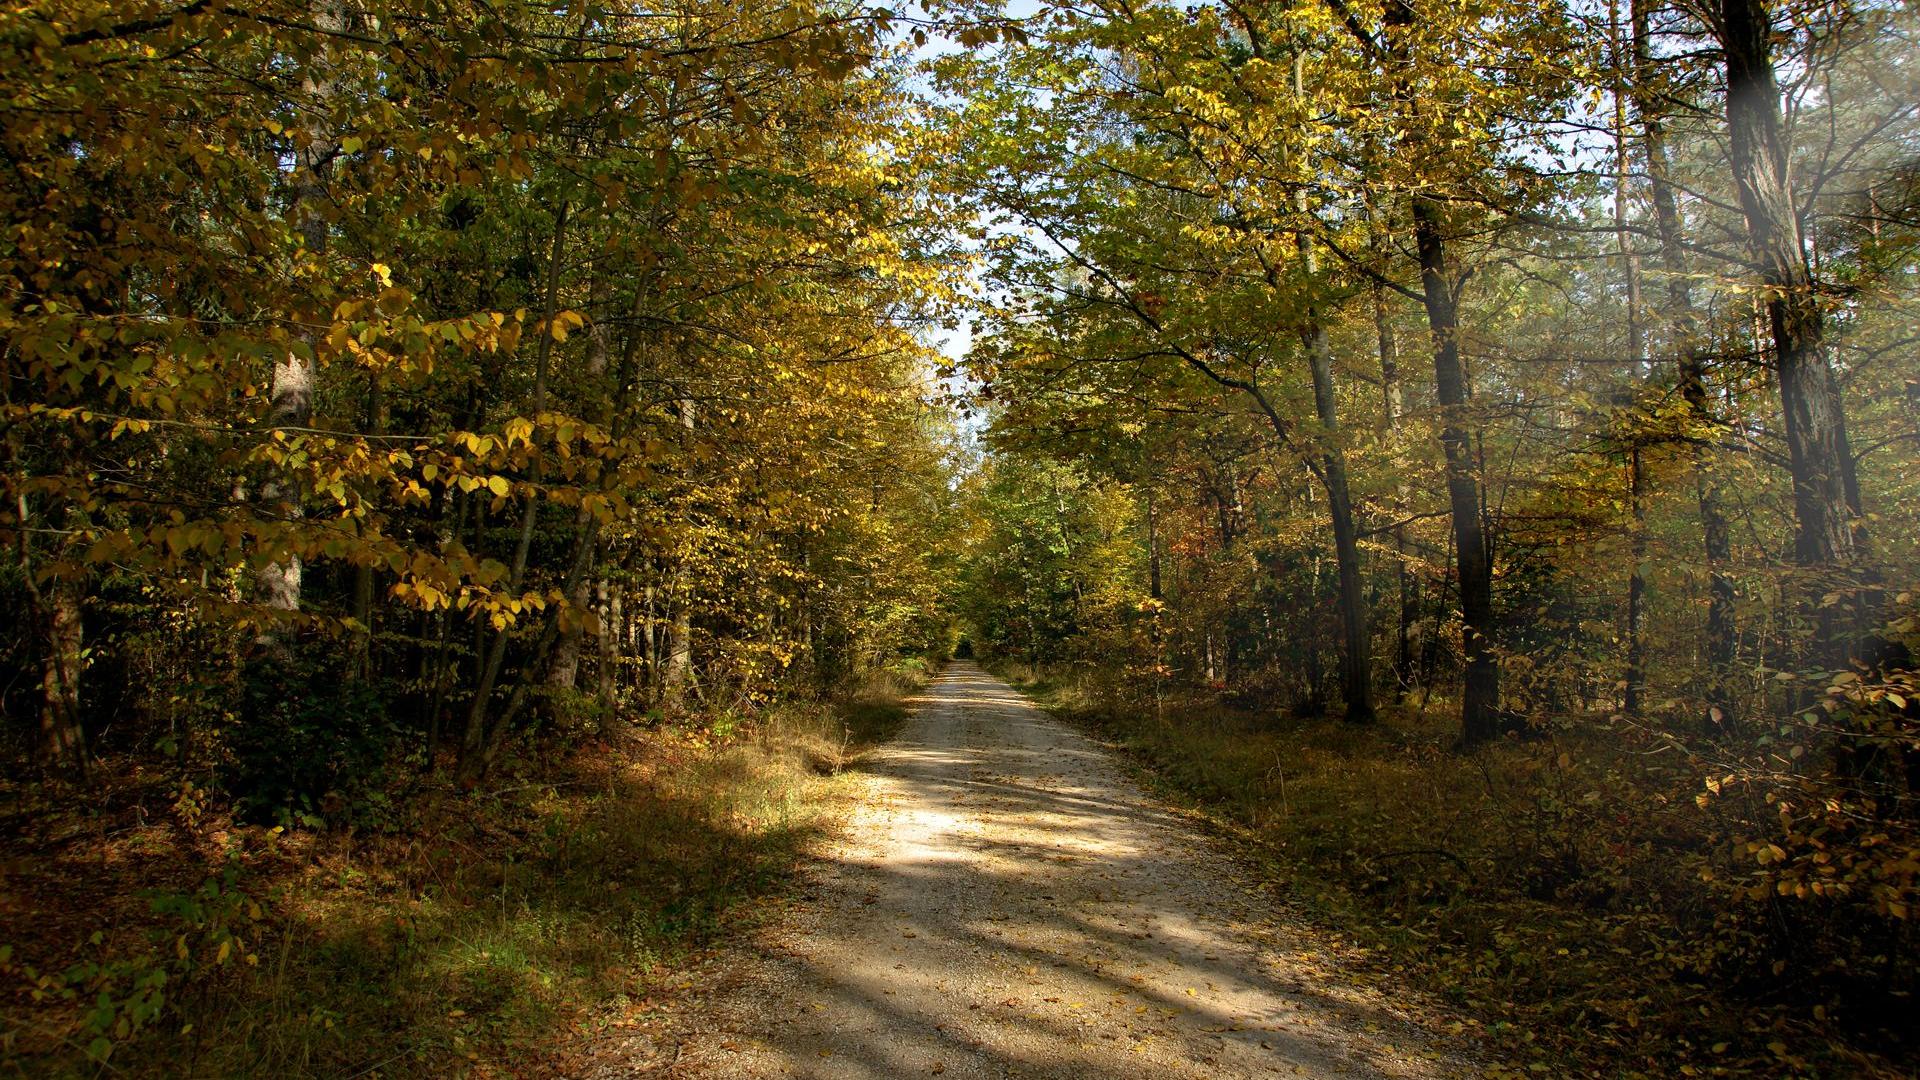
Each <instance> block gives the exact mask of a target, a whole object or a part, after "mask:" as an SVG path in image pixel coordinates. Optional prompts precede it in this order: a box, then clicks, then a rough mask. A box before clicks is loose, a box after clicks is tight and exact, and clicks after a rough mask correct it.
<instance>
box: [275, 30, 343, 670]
mask: <svg viewBox="0 0 1920 1080" xmlns="http://www.w3.org/2000/svg"><path fill="white" fill-rule="evenodd" d="M312 16H313V24H314V29H315V30H316V31H317V32H318V34H319V36H320V37H321V38H322V39H323V40H322V41H321V42H320V43H319V45H318V48H317V51H316V55H315V56H314V57H313V58H312V60H311V61H310V62H309V63H308V65H307V69H306V71H305V72H304V73H303V74H302V76H301V83H300V88H301V94H302V96H303V98H304V99H305V106H306V107H305V109H304V110H303V113H304V115H305V116H306V117H307V122H306V124H305V125H304V131H303V134H304V135H305V136H306V137H305V139H304V140H302V142H303V145H302V146H301V147H300V148H299V149H298V150H296V151H295V152H294V166H295V168H294V177H295V179H294V192H293V213H294V215H295V216H296V218H297V219H298V222H299V229H300V237H301V240H302V246H303V248H304V251H303V254H302V258H304V259H307V260H310V261H312V262H315V263H321V262H324V261H325V259H326V257H327V243H328V235H327V230H328V225H327V219H326V215H325V213H324V212H323V211H322V210H321V206H322V205H323V204H324V203H325V201H326V198H327V174H328V173H329V172H330V171H331V170H332V168H333V158H334V155H335V154H336V153H337V152H338V151H339V148H340V144H339V141H338V140H337V139H336V138H335V137H334V133H333V129H332V126H331V116H330V115H329V114H330V113H331V112H332V110H333V98H334V96H335V94H336V92H337V91H336V80H335V78H334V75H333V73H332V72H331V71H330V70H329V69H330V67H331V63H332V62H331V60H329V59H328V58H327V55H326V52H327V49H328V48H329V47H330V46H331V44H332V42H331V40H328V39H330V37H331V36H332V35H335V34H340V33H344V32H345V31H346V29H347V11H346V5H345V4H344V3H343V2H342V0H316V2H315V3H314V4H313V9H312ZM320 299H321V303H322V304H323V305H324V298H320ZM320 321H321V320H320V319H319V318H317V317H316V318H312V319H310V320H309V325H317V324H318V323H319V322H320ZM301 344H302V349H301V350H300V351H293V350H289V351H288V352H287V354H286V355H285V356H283V357H281V358H280V360H279V361H278V362H276V363H275V364H274V366H273V386H272V389H271V391H270V396H269V399H268V402H269V404H268V422H269V423H270V424H271V425H272V426H273V427H274V428H276V429H282V428H299V427H308V426H310V425H311V424H312V422H313V395H314V392H315V387H314V355H315V353H316V352H317V351H318V350H319V347H320V335H319V334H318V333H317V332H309V333H307V334H305V335H303V336H302V338H301ZM260 494H261V497H262V498H263V499H265V500H266V501H267V502H269V503H271V502H273V501H275V500H277V499H279V498H281V497H282V496H283V494H285V493H283V492H282V491H280V489H279V485H278V484H276V483H272V482H269V483H267V484H264V485H262V487H261V492H260ZM287 502H288V507H287V514H288V516H290V517H293V518H298V517H300V516H301V506H300V495H299V493H298V492H295V493H293V494H292V496H291V497H290V498H288V500H287ZM254 583H255V586H256V588H257V589H258V590H259V595H260V600H261V602H262V603H263V604H265V605H266V606H267V607H268V608H271V609H273V610H275V611H298V610H300V593H301V584H302V567H301V563H300V556H299V555H298V554H295V553H288V554H287V555H285V556H283V557H282V558H281V559H279V560H278V561H275V562H270V563H268V564H267V565H265V566H263V567H261V568H260V570H259V572H258V573H257V574H256V576H255V582H254ZM269 637H271V635H269Z"/></svg>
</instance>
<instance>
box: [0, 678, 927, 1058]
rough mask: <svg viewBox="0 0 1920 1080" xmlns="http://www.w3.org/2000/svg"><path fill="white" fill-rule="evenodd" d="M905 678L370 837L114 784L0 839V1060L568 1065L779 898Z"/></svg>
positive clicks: (607, 752)
mask: <svg viewBox="0 0 1920 1080" xmlns="http://www.w3.org/2000/svg"><path fill="white" fill-rule="evenodd" d="M919 681H920V680H919V679H918V678H916V677H913V676H909V675H894V676H885V677H881V678H878V679H875V680H873V681H871V682H870V683H869V684H868V685H867V686H866V687H865V688H863V690H862V691H861V692H860V693H858V694H855V695H852V696H851V697H849V698H847V699H845V700H843V701H840V702H837V703H833V704H822V703H797V704H785V705H779V706H775V707H770V708H768V709H767V710H765V711H763V712H761V713H759V714H758V715H756V716H754V717H752V718H722V719H720V720H717V721H716V720H713V719H711V718H707V719H703V720H702V721H701V722H700V723H698V724H697V725H696V724H688V725H684V726H674V725H660V726H657V727H653V728H648V729H640V728H629V729H622V730H620V731H618V732H617V733H608V734H605V735H603V736H602V737H601V738H600V739H599V740H597V741H596V742H593V743H589V744H586V745H582V746H580V747H578V748H577V749H574V750H572V751H570V752H569V753H568V754H567V755H566V756H565V757H563V758H555V759H551V760H537V761H527V762H523V763H521V764H520V766H519V767H518V769H517V773H515V774H509V775H504V776H501V777H499V778H496V779H495V780H494V781H493V782H492V783H491V784H490V785H489V786H487V787H486V788H484V789H482V790H479V791H476V792H472V793H466V794H457V793H455V792H452V791H424V792H418V793H415V795H414V796H413V797H412V798H410V799H408V800H406V801H405V802H404V804H399V805H401V809H399V810H397V811H396V820H395V823H394V827H393V828H391V829H388V830H381V831H371V832H369V831H362V832H359V833H337V832H296V833H293V834H286V833H282V832H280V831H279V830H269V829H261V828H257V827H251V826H244V825H238V824H235V823H234V822H233V821H231V820H230V819H229V818H227V817H226V816H225V815H224V813H223V811H222V810H221V809H220V808H218V807H217V806H211V805H207V804H206V803H204V802H203V801H202V799H201V797H199V796H197V795H196V793H195V791H194V789H193V788H192V787H191V786H188V785H182V784H179V783H177V782H176V783H173V784H170V785H167V784H161V783H159V782H157V781H156V780H155V779H153V778H145V777H139V776H123V777H117V778H114V786H113V788H112V794H111V795H109V796H108V797H107V798H106V800H105V801H106V803H107V804H108V806H109V807H110V809H109V810H107V811H105V812H96V813H94V814H93V815H92V816H93V817H94V818H95V819H96V820H93V821H91V822H90V823H83V825H82V826H81V827H77V828H63V827H62V826H59V825H57V824H53V823H52V822H50V821H48V820H44V819H43V820H40V821H39V822H37V829H36V832H37V835H23V834H19V833H16V834H14V835H10V836H8V837H6V838H5V843H6V844H7V846H8V847H11V848H14V849H16V850H14V851H9V852H7V853H6V854H7V855H8V856H10V857H9V858H8V859H7V863H6V865H7V866H8V870H7V872H6V876H5V877H4V878H0V915H4V920H3V923H4V926H5V933H4V935H0V979H4V990H3V991H0V1025H3V1027H0V1075H34V1076H48V1077H58V1076H75V1077H79V1076H162V1075H164V1076H249V1075H274V1076H287V1077H350V1076H351V1077H373V1076H382V1075H397V1074H401V1073H412V1074H415V1075H432V1076H442V1075H472V1076H504V1075H519V1076H525V1075H542V1074H561V1073H565V1072H566V1071H567V1070H568V1065H569V1062H570V1060H572V1059H573V1058H574V1057H575V1056H576V1055H579V1054H584V1053H586V1052H588V1051H589V1050H590V1049H591V1043H592V1041H593V1040H594V1038H595V1037H596V1033H597V1032H602V1031H605V1030H608V1029H617V1028H620V1027H622V1026H627V1025H631V1024H632V1023H633V1022H634V1020H635V1018H636V1017H640V1016H644V1015H645V1014H646V1013H647V1012H648V1010H649V1009H650V1008H651V1007H652V1005H653V1003H654V1002H655V1001H656V1000H657V999H658V998H660V997H661V996H662V995H671V994H673V993H677V992H680V989H681V987H682V985H683V984H684V983H685V982H686V981H687V980H686V978H685V972H686V971H687V969H688V968H689V966H690V965H691V964H693V963H694V962H695V961H697V959H698V958H699V956H700V955H701V953H702V952H703V951H705V950H708V949H710V948H711V947H713V946H714V945H716V944H718V943H721V942H724V941H725V940H727V939H728V938H729V936H730V935H732V934H734V933H736V932H738V931H740V930H742V929H744V928H746V927H748V926H751V925H753V924H754V923H755V922H756V920H758V919H761V918H763V917H765V916H766V915H767V914H768V913H769V912H770V911H772V910H773V905H774V903H775V902H776V901H777V898H778V897H779V896H781V895H782V893H783V892H784V890H785V889H786V888H787V886H788V883H789V882H790V880H791V878H792V873H793V871H794V869H795V868H796V866H797V864H798V863H800V862H801V861H802V860H803V859H805V858H806V857H807V854H808V852H809V851H810V850H811V849H812V848H813V846H814V845H815V844H816V843H818V842H819V841H820V840H821V839H822V838H823V837H825V836H827V835H829V834H830V833H831V832H832V830H833V828H834V827H835V822H836V820H838V819H839V818H840V817H841V816H842V815H840V814H839V813H838V812H837V810H838V807H839V806H840V803H841V800H842V799H844V798H845V797H846V796H847V794H848V792H850V791H851V790H852V787H851V782H850V781H851V778H849V777H847V776H844V775H843V774H842V773H841V769H842V767H843V766H845V765H846V764H848V763H849V762H851V761H852V760H853V759H855V758H857V757H858V756H859V755H860V754H861V753H863V752H864V751H865V750H866V749H867V748H869V747H871V746H873V745H875V744H876V743H878V742H881V741H884V740H885V739H886V738H888V737H890V736H891V734H892V733H893V731H894V730H896V729H897V727H898V725H899V723H900V722H901V721H902V720H903V719H904V717H905V716H906V713H907V704H906V701H907V698H908V696H909V695H910V694H911V693H912V692H914V691H915V690H916V689H917V688H918V685H919ZM67 813H68V815H69V816H72V817H76V818H79V817H81V816H82V815H81V813H80V811H79V810H78V809H77V808H69V809H68V811H67ZM28 854H31V855H32V857H31V858H29V857H27V856H28Z"/></svg>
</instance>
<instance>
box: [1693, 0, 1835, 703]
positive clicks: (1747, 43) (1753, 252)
mask: <svg viewBox="0 0 1920 1080" xmlns="http://www.w3.org/2000/svg"><path fill="white" fill-rule="evenodd" d="M1719 15H1720V18H1719V20H1718V24H1717V25H1716V26H1715V27H1714V29H1715V31H1716V32H1717V34H1718V36H1719V39H1720V47H1721V51H1722V53H1723V54H1724V56H1725V58H1726V81H1727V143H1728V152H1729V157H1730V165H1731V167H1732V171H1733V179H1734V188H1735V191H1736V194H1737V195H1738V196H1739V202H1740V210H1741V213H1742V214H1743V215H1744V216H1745V218H1746V223H1747V247H1748V252H1749V254H1750V256H1751V257H1752V259H1753V262H1754V264H1755V267H1756V269H1757V270H1758V272H1759V274H1760V279H1761V282H1762V283H1763V284H1764V285H1765V286H1766V290H1767V291H1766V315H1767V328H1768V330H1769V336H1770V337H1771V339H1772V342H1773V362H1774V372H1775V374H1776V376H1777V378H1778V380H1779V384H1780V406H1781V411H1782V412H1783V413H1784V414H1785V421H1786V437H1787V454H1788V459H1789V463H1790V468H1791V470H1792V473H1793V510H1794V521H1795V524H1796V526H1797V528H1796V530H1795V536H1794V545H1793V553H1794V561H1795V562H1796V563H1798V564H1799V565H1800V566H1801V567H1803V568H1805V569H1806V570H1807V571H1809V578H1810V580H1809V581H1808V582H1807V585H1808V586H1810V592H1809V595H1808V597H1807V599H1808V601H1809V602H1810V603H1812V604H1815V605H1816V606H1817V607H1818V610H1819V612H1820V614H1819V617H1818V625H1819V630H1818V632H1817V634H1816V641H1815V657H1814V658H1815V660H1816V661H1817V662H1820V663H1823V664H1825V665H1827V666H1829V667H1839V666H1842V665H1843V664H1844V662H1845V661H1846V659H1847V657H1848V655H1849V654H1850V652H1851V650H1852V647H1853V645H1854V644H1855V643H1854V642H1853V641H1852V640H1851V636H1850V635H1849V634H1848V633H1847V632H1846V629H1845V627H1844V626H1843V625H1842V623H1841V620H1840V619H1838V618H1836V617H1835V615H1834V611H1835V609H1834V608H1833V607H1831V606H1828V605H1821V604H1819V598H1820V597H1821V596H1822V595H1823V594H1825V593H1827V592H1829V591H1833V590H1837V589H1845V588H1847V587H1849V586H1850V585H1852V584H1854V582H1853V581H1852V580H1851V578H1852V574H1853V571H1854V570H1855V569H1856V566H1857V563H1858V561H1859V556H1860V554H1861V552H1860V550H1859V548H1860V546H1861V542H1862V541H1864V539H1865V535H1864V532H1861V531H1857V530H1859V529H1860V526H1859V523H1858V519H1859V516H1860V509H1861V508H1860V506H1859V485H1858V482H1857V480H1856V479H1855V478H1854V475H1853V456H1852V453H1851V451H1850V449H1849V448H1848V446H1847V431H1846V414H1845V411H1844V408H1843V407H1842V404H1841V401H1840V391H1839V386H1838V385H1837V383H1836V382H1835V380H1834V376H1833V365H1832V360H1831V358H1830V357H1829V356H1828V353H1827V348H1826V345H1825V341H1824V338H1825V334H1826V320H1825V316H1824V314H1823V313H1822V311H1821V309H1820V300H1819V297H1818V296H1817V295H1816V294H1815V292H1814V283H1813V273H1812V268H1811V266H1810V264H1809V262H1808V259H1807V250H1806V243H1805V239H1804V237H1803V236H1802V234H1801V229H1800V216H1799V211H1798V207H1797V206H1796V203H1795V200H1794V194H1793V185H1792V180H1791V178H1790V176H1789V175H1788V152H1787V138H1786V133H1785V130H1784V122H1783V120H1782V118H1781V111H1780V87H1779V83H1778V82H1777V80H1776V79H1775V77H1774V68H1773V33H1774V28H1773V15H1772V12H1771V11H1770V10H1769V8H1768V6H1767V2H1766V0H1721V3H1720V11H1719Z"/></svg>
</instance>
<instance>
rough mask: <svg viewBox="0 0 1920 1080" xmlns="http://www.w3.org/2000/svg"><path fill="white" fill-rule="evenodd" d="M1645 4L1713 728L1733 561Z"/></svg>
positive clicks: (1639, 104) (1638, 46)
mask: <svg viewBox="0 0 1920 1080" xmlns="http://www.w3.org/2000/svg"><path fill="white" fill-rule="evenodd" d="M1648 6H1649V0H1632V9H1631V10H1632V19H1633V42H1634V49H1633V51H1634V89H1635V94H1636V97H1637V101H1636V108H1637V111H1638V112H1639V115H1640V128H1641V135H1642V137H1643V140H1644V142H1645V145H1646V156H1647V190H1648V195H1649V196H1650V201H1651V202H1652V204H1653V221H1654V230H1655V232H1656V233H1657V234H1658V236H1659V238H1660V267H1661V270H1662V271H1663V272H1664V273H1665V275H1666V285H1667V288H1666V294H1667V295H1666V311H1665V312H1664V315H1665V319H1666V322H1667V326H1668V328H1669V330H1668V333H1669V334H1670V337H1671V343H1672V348H1673V349H1674V350H1675V353H1676V357H1677V363H1678V365H1679V390H1680V399H1681V400H1682V401H1683V402H1685V403H1686V405H1687V414H1688V415H1687V419H1688V421H1689V426H1690V427H1691V428H1692V429H1694V434H1695V436H1696V437H1694V438H1693V439H1692V440H1691V442H1692V446H1693V451H1692V458H1693V478H1694V496H1695V501H1696V503H1697V504H1698V506H1699V511H1700V530H1701V533H1702V546H1703V548H1704V549H1705V553H1706V560H1707V626H1706V656H1707V680H1706V697H1707V719H1708V725H1709V726H1710V727H1712V728H1716V729H1718V728H1724V727H1725V726H1727V725H1729V724H1731V723H1732V720H1733V700H1732V694H1731V680H1732V674H1733V656H1734V621H1733V601H1734V585H1733V578H1732V576H1731V575H1730V574H1729V573H1728V564H1729V563H1730V562H1731V560H1732V557H1733V531H1732V528H1731V527H1730V526H1729V525H1728V524H1727V515H1726V509H1725V495H1724V493H1723V492H1722V491H1721V483H1720V476H1719V472H1718V469H1717V467H1716V465H1715V462H1714V455H1713V450H1712V440H1711V439H1710V438H1707V437H1704V436H1705V435H1706V434H1707V433H1711V432H1712V431H1713V430H1714V429H1715V428H1716V427H1717V425H1718V419H1717V418H1716V417H1715V416H1714V415H1713V408H1712V406H1711V405H1710V404H1709V398H1708V394H1707V361H1708V359H1709V357H1710V355H1711V350H1710V347H1709V343H1708V341H1707V340H1706V337H1705V335H1704V333H1703V332H1702V327H1701V322H1700V315H1699V312H1698V311H1697V310H1695V308H1694V306H1693V285H1692V281H1691V280H1690V278H1689V277H1688V275H1689V274H1690V273H1691V272H1692V267H1691V266H1690V265H1689V263H1688V259H1687V249H1686V246H1685V244H1684V243H1683V242H1682V238H1683V236H1684V229H1685V222H1684V221H1683V220H1682V218H1681V216H1680V201H1679V199H1678V197H1677V196H1676V194H1675V192H1674V185H1673V180H1672V162H1671V160H1670V159H1669V157H1668V154H1667V141H1666V125H1665V122H1664V119H1663V113H1662V110H1661V107H1660V100H1661V98H1660V95H1659V94H1658V93H1657V92H1655V88H1654V86H1653V84H1652V79H1653V59H1652V52H1651V44H1650V41H1651V32H1650V29H1649V25H1648V23H1649V20H1648Z"/></svg>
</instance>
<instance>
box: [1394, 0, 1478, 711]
mask: <svg viewBox="0 0 1920 1080" xmlns="http://www.w3.org/2000/svg"><path fill="white" fill-rule="evenodd" d="M1383 15H1384V18H1383V22H1384V24H1385V27H1386V30H1387V37H1388V48H1389V57H1388V59H1389V62H1390V63H1391V64H1393V65H1395V67H1396V68H1399V69H1404V68H1405V67H1406V66H1407V65H1408V63H1409V59H1410V58H1409V57H1408V56H1407V55H1406V51H1407V47H1406V45H1405V43H1404V41H1403V40H1402V38H1403V36H1404V31H1405V29H1406V28H1407V27H1409V26H1412V25H1413V21H1414V17H1415V16H1414V10H1413V8H1412V6H1411V5H1410V4H1408V3H1407V0H1388V3H1387V5H1386V9H1385V11H1384V12H1383ZM1392 81H1393V83H1394V96H1395V98H1396V99H1397V100H1398V102H1399V105H1400V107H1401V108H1403V109H1405V110H1407V111H1408V112H1410V113H1411V114H1413V116H1414V117H1415V118H1416V119H1417V118H1418V111H1419V102H1418V101H1417V100H1416V99H1415V98H1414V97H1413V95H1412V94H1411V93H1409V92H1408V88H1407V87H1406V85H1405V79H1404V77H1403V76H1402V75H1401V74H1400V72H1399V71H1396V72H1395V73H1394V76H1393V80H1392ZM1410 201H1411V204H1412V206H1411V209H1412V214H1413V236H1414V247H1415V250H1416V253H1417V255H1418V257H1419V262H1420V283H1421V289H1422V300H1423V301H1424V304H1425V307H1426V311H1427V329H1428V333H1429V335H1430V336H1431V338H1432V347H1433V383H1434V394H1435V397H1436V398H1437V400H1438V402H1439V405H1440V411H1441V427H1440V446H1441V449H1442V450H1443V451H1444V452H1445V455H1446V466H1447V507H1448V511H1449V516H1450V517H1451V518H1452V520H1453V548H1454V570H1455V572H1456V573H1457V574H1458V576H1459V588H1460V622H1461V634H1460V636H1461V647H1462V651H1463V653H1464V654H1465V656H1464V659H1465V662H1466V663H1465V666H1466V671H1465V676H1464V680H1463V684H1462V687H1461V694H1460V738H1461V742H1462V743H1464V744H1465V745H1468V746H1472V745H1474V744H1477V743H1481V742H1485V741H1487V740H1488V739H1491V738H1494V737H1495V736H1497V735H1499V734H1500V733H1501V731H1502V730H1503V729H1504V727H1505V721H1504V718H1503V717H1502V715H1501V712H1500V658H1499V654H1498V653H1497V652H1496V650H1495V647H1494V645H1495V642H1494V624H1493V555H1492V551H1491V548H1490V546H1489V544H1488V542H1487V532H1486V524H1485V521H1484V518H1483V516H1482V515H1483V509H1482V505H1481V498H1480V480H1479V474H1478V471H1477V468H1476V465H1475V459H1474V452H1473V432H1472V431H1471V429H1470V428H1469V427H1468V423H1469V420H1468V416H1467V410H1468V392H1467V374H1466V366H1465V365H1464V364H1463V363H1462V362H1461V359H1460V321H1459V300H1458V297H1457V296H1456V295H1455V293H1454V283H1453V268H1452V265H1451V260H1450V259H1449V258H1448V254H1447V235H1446V227H1445V215H1444V212H1443V209H1442V207H1441V206H1440V204H1439V203H1437V202H1436V201H1434V199H1433V198H1431V197H1430V196H1428V195H1426V194H1424V193H1416V194H1414V196H1413V197H1412V199H1411V200H1410Z"/></svg>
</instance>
